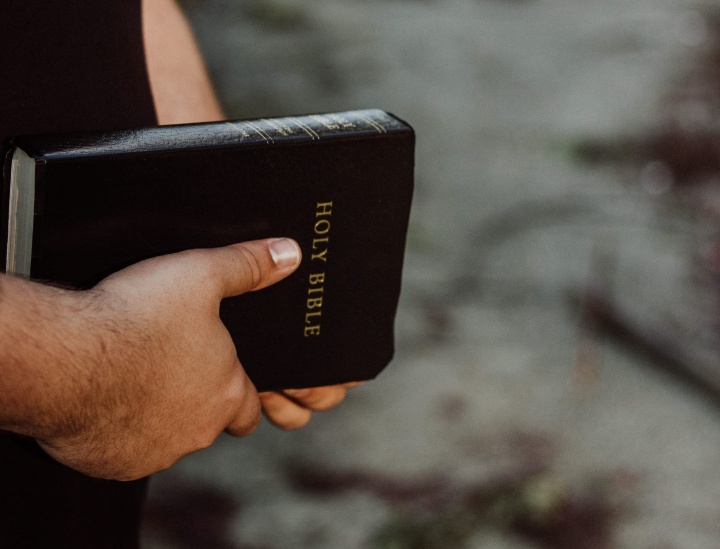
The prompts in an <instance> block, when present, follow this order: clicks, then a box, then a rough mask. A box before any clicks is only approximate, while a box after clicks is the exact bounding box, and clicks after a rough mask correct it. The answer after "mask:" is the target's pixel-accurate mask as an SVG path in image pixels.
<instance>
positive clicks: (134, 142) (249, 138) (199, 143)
mask: <svg viewBox="0 0 720 549" xmlns="http://www.w3.org/2000/svg"><path fill="white" fill-rule="evenodd" d="M398 131H401V132H408V131H412V129H411V128H410V126H408V125H407V124H405V123H404V122H402V121H401V120H399V119H398V118H395V117H394V116H392V115H390V114H388V113H386V112H384V111H381V110H378V109H368V110H358V111H347V112H338V113H328V114H312V115H304V116H287V117H281V118H262V119H257V120H235V121H227V122H215V123H209V124H186V125H180V126H160V127H153V128H146V129H141V130H132V131H126V132H113V133H110V134H79V135H77V136H74V137H67V138H66V139H65V141H63V142H62V143H60V144H58V143H57V142H54V143H53V145H52V146H45V144H44V143H43V141H42V139H43V138H39V139H37V140H34V139H33V138H32V137H28V138H25V139H23V138H19V139H18V141H17V143H16V146H18V147H21V148H22V149H23V150H25V151H26V152H28V154H30V155H31V156H34V157H35V158H38V159H42V160H62V159H71V158H78V157H90V156H100V155H108V154H134V153H152V152H172V151H176V150H180V149H184V150H193V149H195V150H200V149H209V148H222V147H230V146H233V147H234V146H238V145H260V146H262V145H275V144H282V143H302V142H308V141H319V140H324V139H334V138H359V137H369V136H372V135H376V136H382V135H386V134H389V133H396V132H398Z"/></svg>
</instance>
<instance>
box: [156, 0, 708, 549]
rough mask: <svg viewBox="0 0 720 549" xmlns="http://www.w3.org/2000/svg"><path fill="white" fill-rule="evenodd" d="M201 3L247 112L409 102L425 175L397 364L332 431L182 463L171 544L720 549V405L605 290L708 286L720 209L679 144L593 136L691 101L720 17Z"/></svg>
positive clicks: (162, 518)
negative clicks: (628, 326) (599, 329)
mask: <svg viewBox="0 0 720 549" xmlns="http://www.w3.org/2000/svg"><path fill="white" fill-rule="evenodd" d="M184 5H185V6H186V8H187V11H188V14H189V15H190V17H191V20H192V23H193V25H194V27H195V29H196V32H197V34H198V37H199V38H200V41H201V43H202V47H203V49H204V52H205V54H206V57H207V59H208V63H209V66H210V69H211V73H212V76H213V78H214V80H215V82H216V84H217V87H218V90H219V92H220V95H221V97H222V100H223V102H224V104H225V106H226V109H227V112H228V114H229V115H230V116H232V117H252V116H269V115H283V114H290V113H302V112H318V111H331V110H346V109H352V108H362V107H380V108H384V109H386V110H389V111H391V112H394V113H396V114H398V115H400V116H401V117H403V118H405V119H406V120H408V121H410V122H411V123H412V124H413V125H414V126H415V128H416V131H417V135H418V149H417V153H418V159H417V188H416V198H415V202H414V206H413V215H412V219H411V230H410V235H409V249H408V253H407V258H406V272H405V280H404V288H403V296H402V300H401V307H400V311H399V314H398V320H397V332H398V334H397V345H398V353H397V356H396V359H395V360H394V362H393V363H392V365H391V366H390V367H389V368H388V369H387V370H386V372H384V373H383V374H382V375H381V376H380V377H379V378H378V380H376V381H374V382H372V383H368V384H367V385H366V386H364V387H362V388H359V389H356V390H354V391H353V392H352V395H351V396H350V397H349V398H348V399H347V401H346V402H345V403H344V404H343V406H341V407H339V408H338V409H336V410H334V411H332V412H327V413H324V414H320V415H317V417H316V418H315V419H314V420H313V422H312V424H311V425H310V426H308V427H307V428H306V429H303V430H301V431H297V432H293V433H281V432H278V431H276V430H274V429H273V428H271V427H269V426H267V425H263V426H262V427H261V428H260V429H259V430H258V431H257V432H256V433H254V434H253V435H252V436H250V437H248V438H247V439H243V440H234V439H231V438H230V437H222V438H221V439H220V440H218V442H217V443H216V444H215V445H214V446H213V447H212V448H210V449H208V450H206V451H203V452H200V453H198V454H196V455H193V456H190V457H188V458H186V459H185V460H183V461H182V462H180V463H179V464H177V465H176V466H175V467H173V468H172V469H171V470H169V471H167V472H165V473H162V474H160V475H157V477H156V478H155V480H154V483H153V485H152V492H151V497H150V502H149V509H148V521H147V527H146V531H145V546H146V547H148V548H151V549H152V548H155V549H162V548H184V547H228V548H230V547H235V548H245V549H260V548H268V549H269V548H273V549H282V548H292V549H297V548H318V549H320V548H323V549H325V548H328V549H330V548H332V549H337V548H361V547H375V548H387V549H406V548H407V549H434V548H450V549H452V548H455V547H457V548H460V547H468V548H475V547H483V548H491V549H492V548H498V549H499V548H505V547H513V548H523V547H528V548H531V547H549V548H576V547H582V548H589V549H594V548H597V549H604V548H616V547H617V548H633V549H635V548H648V549H650V548H657V549H660V548H663V549H669V548H683V549H685V548H698V549H702V548H717V547H720V504H719V503H718V502H720V461H719V458H718V456H720V421H719V420H720V408H718V405H717V402H716V401H715V400H713V399H712V398H709V397H708V396H707V395H706V394H704V393H702V392H700V391H697V390H695V389H694V388H692V387H690V386H689V385H687V384H685V383H683V382H680V381H679V380H678V378H677V377H675V376H673V375H670V374H668V373H667V372H666V371H664V370H662V369H659V368H657V367H656V366H657V361H656V360H654V359H653V358H652V357H650V356H649V355H647V354H644V353H640V352H637V351H635V350H631V349H628V348H627V347H624V346H621V345H619V344H617V343H616V342H614V341H612V340H608V339H606V338H603V337H600V336H598V335H597V334H595V333H592V332H590V331H589V330H587V328H585V327H584V326H583V324H582V323H581V322H580V313H579V309H578V300H579V298H581V297H582V295H583V291H584V290H583V289H584V288H586V287H587V285H588V283H589V281H592V282H596V279H597V278H598V277H599V278H600V279H602V280H601V282H603V283H606V284H610V285H612V289H613V292H614V295H616V296H618V299H620V298H622V299H624V300H625V301H629V302H631V303H634V304H636V309H637V310H638V311H640V312H639V313H638V314H639V315H640V318H646V319H653V318H657V317H658V316H662V317H663V318H669V319H677V318H678V316H682V315H683V314H684V315H686V316H688V315H690V316H692V313H693V312H697V311H698V310H700V309H699V308H695V307H696V303H697V302H698V301H699V302H701V303H700V305H698V307H700V308H702V307H701V305H703V304H704V305H705V306H706V307H707V304H708V302H707V299H704V298H703V296H702V295H698V293H697V288H694V287H692V286H690V285H689V283H688V281H691V280H692V279H693V276H695V275H696V272H695V270H694V263H693V257H694V256H693V253H694V250H697V249H699V248H700V247H701V246H702V245H703V243H704V242H705V241H706V240H707V238H708V234H709V231H710V229H709V228H708V226H707V224H706V223H703V222H702V219H699V218H698V217H697V216H696V215H693V214H692V211H690V210H688V208H686V207H683V206H682V204H680V203H679V201H678V200H674V199H672V198H669V197H668V193H665V194H662V193H661V192H660V191H663V190H665V189H664V187H662V185H663V184H664V181H665V180H664V179H663V178H662V177H661V176H662V173H661V174H660V175H657V169H655V168H657V164H655V165H644V167H643V165H637V166H635V165H629V166H627V165H626V166H624V167H618V166H612V165H607V164H592V165H589V164H587V163H582V162H578V161H577V156H576V154H575V151H576V150H577V149H578V147H579V145H581V144H583V143H587V142H588V141H589V140H599V141H603V142H610V143H612V142H615V141H617V140H618V139H619V138H624V137H626V136H639V135H642V134H643V133H644V132H649V131H652V130H653V128H656V127H658V125H659V124H661V123H663V121H665V120H666V119H667V117H668V116H669V115H670V114H672V113H670V112H669V109H668V106H667V104H666V103H664V100H665V99H666V98H667V97H668V95H669V94H670V93H671V91H672V90H673V89H674V88H675V87H677V86H678V85H679V84H681V83H682V82H683V78H684V77H685V75H686V74H687V71H688V70H689V67H691V66H692V63H693V60H694V59H696V58H697V56H698V55H700V54H701V53H702V52H703V48H707V47H708V43H709V42H710V40H711V31H712V28H711V24H710V23H711V22H712V21H713V17H714V16H715V15H716V14H714V13H713V10H714V11H715V12H717V10H716V9H715V8H714V7H713V6H712V5H711V4H707V5H705V6H703V5H702V4H698V2H691V1H689V0H634V1H633V2H627V1H625V0H512V1H511V0H472V1H471V0H403V1H400V0H362V1H358V0H355V1H350V0H338V1H332V0H315V1H313V2H300V1H299V0H298V1H291V0H256V1H250V0H247V1H239V0H234V1H233V0H205V1H201V0H196V1H186V2H185V3H184ZM673 112H674V111H673ZM693 112H695V111H693ZM661 167H662V166H661ZM691 305H692V307H691ZM658 311H660V312H658ZM678 311H680V312H678ZM688 311H690V313H688ZM695 316H697V315H695Z"/></svg>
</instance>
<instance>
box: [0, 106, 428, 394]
mask: <svg viewBox="0 0 720 549" xmlns="http://www.w3.org/2000/svg"><path fill="white" fill-rule="evenodd" d="M414 142H415V137H414V132H413V130H412V128H411V127H410V126H409V125H408V124H407V123H405V122H403V121H402V120H400V119H399V118H397V117H395V116H393V115H391V114H389V113H386V112H384V111H381V110H361V111H350V112H342V113H330V114H316V115H307V116H297V117H284V118H273V119H261V120H238V121H227V122H214V123H207V124H186V125H176V126H160V127H152V128H145V129H138V130H128V131H119V132H118V131H116V132H105V133H103V132H96V133H84V134H65V135H34V136H19V137H15V138H12V139H11V140H9V142H8V143H6V144H5V147H4V151H5V162H4V165H3V194H2V219H1V221H0V231H1V232H0V246H2V249H1V250H0V252H1V253H2V254H3V256H4V257H5V258H6V260H5V271H6V272H8V273H11V274H15V275H20V276H27V277H31V278H33V279H38V280H44V281H52V282H55V283H61V284H65V285H70V286H72V287H75V288H78V289H83V288H89V287H92V286H93V285H94V284H96V283H97V282H99V281H100V280H102V279H103V278H104V277H105V276H107V275H109V274H110V273H112V272H115V271H118V270H120V269H122V268H123V267H126V266H128V265H131V264H133V263H135V262H138V261H140V260H143V259H146V258H149V257H153V256H157V255H162V254H166V253H172V252H176V251H180V250H184V249H191V248H205V247H216V246H225V245H228V244H232V243H236V242H242V241H247V240H254V239H259V238H266V237H276V236H288V237H292V238H294V239H295V240H296V241H297V242H298V243H299V244H300V247H301V248H302V252H303V261H302V263H301V265H300V267H299V268H298V270H297V271H296V272H295V273H293V274H292V275H291V276H290V277H288V278H287V279H285V280H283V281H281V282H279V283H277V284H275V285H273V286H271V287H269V288H266V289H263V290H261V291H258V292H251V293H249V294H244V295H241V296H237V297H233V298H228V299H225V300H223V302H222V303H221V312H220V316H221V319H222V320H223V322H224V323H225V325H226V326H227V328H228V330H229V331H230V333H231V335H232V336H233V340H234V342H235V346H236V348H237V353H238V357H239V359H240V361H241V363H242V364H243V367H244V368H245V370H246V371H247V373H248V375H249V376H250V379H251V380H252V381H253V382H254V383H255V385H256V387H257V388H258V390H261V391H263V390H277V389H284V388H303V387H313V386H322V385H331V384H338V383H344V382H350V381H360V380H367V379H371V378H373V377H375V376H376V375H377V374H378V373H379V372H380V371H381V370H382V369H383V368H384V367H385V366H386V365H387V364H388V363H389V362H390V360H391V358H392V356H393V352H394V342H393V332H394V318H395V313H396V309H397V303H398V298H399V294H400V284H401V272H402V263H403V254H404V247H405V239H406V233H407V226H408V218H409V213H410V204H411V198H412V191H413V169H414ZM278 341H282V342H283V344H282V345H278V343H277V342H278Z"/></svg>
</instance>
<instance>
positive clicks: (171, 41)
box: [142, 0, 224, 124]
mask: <svg viewBox="0 0 720 549" xmlns="http://www.w3.org/2000/svg"><path fill="white" fill-rule="evenodd" d="M142 9H143V11H142V16H143V36H144V41H145V61H146V64H147V68H148V76H149V79H150V88H151V90H152V94H153V100H154V102H155V111H156V113H157V117H158V122H159V123H160V124H184V123H190V122H209V121H212V120H222V119H223V118H224V115H223V112H222V109H221V108H220V104H219V102H218V100H217V97H216V95H215V92H214V91H213V87H212V84H211V83H210V78H209V77H208V74H207V70H206V69H205V63H204V62H203V58H202V55H201V54H200V50H199V49H198V46H197V43H196V42H195V38H194V36H193V33H192V30H191V28H190V25H189V24H188V22H187V20H186V19H185V16H184V15H183V13H182V11H181V10H180V8H178V6H177V4H176V3H175V0H143V3H142Z"/></svg>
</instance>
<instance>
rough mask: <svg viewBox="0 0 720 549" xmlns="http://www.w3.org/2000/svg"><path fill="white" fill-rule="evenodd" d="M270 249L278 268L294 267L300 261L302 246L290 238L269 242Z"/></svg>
mask: <svg viewBox="0 0 720 549" xmlns="http://www.w3.org/2000/svg"><path fill="white" fill-rule="evenodd" d="M268 250H269V251H270V256H271V257H272V260H273V262H274V263H275V265H276V266H277V267H278V269H286V268H288V267H294V266H295V265H297V264H298V263H299V262H300V248H299V247H298V245H297V244H296V243H295V241H294V240H290V239H289V238H278V239H277V240H273V241H272V242H270V244H268Z"/></svg>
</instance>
